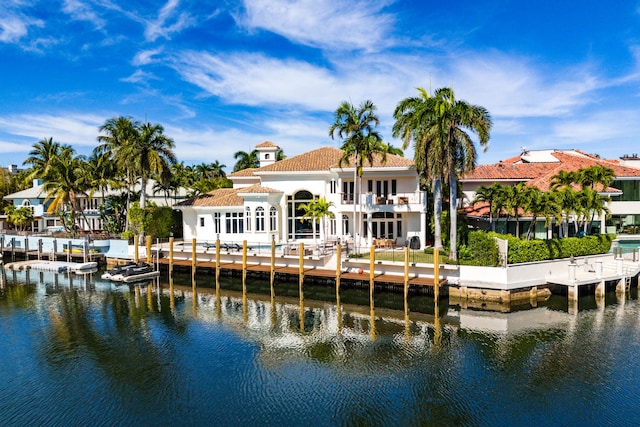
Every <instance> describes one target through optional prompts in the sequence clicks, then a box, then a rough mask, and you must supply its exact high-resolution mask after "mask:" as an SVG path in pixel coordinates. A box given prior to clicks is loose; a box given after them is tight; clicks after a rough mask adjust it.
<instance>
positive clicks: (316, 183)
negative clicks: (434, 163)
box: [175, 142, 426, 247]
mask: <svg viewBox="0 0 640 427" xmlns="http://www.w3.org/2000/svg"><path fill="white" fill-rule="evenodd" d="M279 148H280V147H278V146H277V145H276V144H273V143H271V142H263V143H261V144H258V145H257V146H256V150H258V152H259V154H260V167H259V168H255V169H245V170H241V171H238V172H235V173H232V174H230V175H229V176H228V178H229V179H231V180H232V181H233V188H221V189H218V190H214V191H211V192H209V193H207V194H205V195H202V196H199V197H196V198H193V199H189V200H185V201H183V202H181V203H178V204H177V205H176V206H175V208H176V209H180V210H181V211H182V212H183V221H184V231H183V235H184V238H185V239H190V238H197V239H198V240H209V241H213V240H215V239H217V238H220V240H222V241H236V242H238V241H242V240H247V241H248V242H250V243H252V244H256V243H257V244H269V243H270V242H271V241H272V240H275V241H276V242H278V243H282V242H299V241H302V242H308V243H312V242H314V236H315V237H317V238H318V241H328V240H332V241H337V240H338V239H341V240H342V241H344V240H345V239H346V240H349V241H352V240H353V239H355V241H356V244H357V245H361V246H365V245H371V244H372V243H373V239H385V242H388V243H394V244H396V245H404V244H405V242H406V241H408V239H411V238H412V237H414V236H416V238H415V239H413V240H414V243H415V244H416V246H417V245H418V244H419V245H420V247H423V246H424V245H425V239H426V234H425V227H424V226H423V225H424V224H426V210H425V195H424V193H423V192H422V191H420V189H419V182H418V176H417V174H416V171H415V167H414V165H413V161H412V160H410V159H406V158H404V157H401V156H395V155H388V156H387V161H386V163H384V164H383V163H382V162H381V159H380V157H376V158H375V161H374V163H373V165H369V164H368V163H367V162H365V167H364V173H363V175H362V191H358V192H359V193H362V194H361V196H360V198H359V202H360V203H359V204H356V208H357V209H356V211H355V218H356V219H355V221H354V180H353V178H354V168H353V166H352V165H353V162H351V163H343V165H342V167H340V166H338V163H339V159H340V158H341V157H342V155H343V152H342V150H340V149H338V148H334V147H322V148H318V149H315V150H312V151H309V152H306V153H303V154H300V155H297V156H293V157H289V158H287V159H285V160H280V161H278V162H276V161H275V153H276V152H277V150H278V149H279ZM359 187H360V185H359ZM318 197H325V198H326V200H327V202H331V203H332V204H333V206H332V207H331V211H332V212H333V214H334V216H335V218H334V219H332V220H330V219H329V218H326V219H325V221H322V222H321V224H323V226H321V224H316V230H315V232H314V230H313V225H312V224H311V222H310V221H308V220H302V216H303V211H302V210H301V209H300V205H301V204H304V203H308V202H310V201H311V200H313V199H314V198H318ZM354 224H359V225H360V226H359V227H355V226H354Z"/></svg>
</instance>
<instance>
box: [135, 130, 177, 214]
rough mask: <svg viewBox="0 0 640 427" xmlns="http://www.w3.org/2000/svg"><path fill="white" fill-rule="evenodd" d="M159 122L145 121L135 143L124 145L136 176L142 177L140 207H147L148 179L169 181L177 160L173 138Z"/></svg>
mask: <svg viewBox="0 0 640 427" xmlns="http://www.w3.org/2000/svg"><path fill="white" fill-rule="evenodd" d="M163 132H164V128H163V127H162V125H159V124H151V123H145V124H143V125H142V126H141V127H140V130H139V135H138V138H137V140H136V141H135V143H134V144H131V145H128V146H125V147H123V148H124V150H123V154H124V155H126V156H127V158H128V159H129V161H130V162H131V163H132V165H133V166H132V167H133V168H134V169H133V170H134V172H135V173H136V178H140V208H141V209H144V208H145V207H146V193H147V191H146V189H147V181H148V180H149V179H151V178H155V179H157V180H161V181H165V182H166V181H168V180H169V177H170V174H171V165H172V164H174V163H176V162H177V159H176V155H175V154H174V153H173V148H174V147H175V143H174V142H173V139H171V138H169V137H168V136H166V135H164V133H163Z"/></svg>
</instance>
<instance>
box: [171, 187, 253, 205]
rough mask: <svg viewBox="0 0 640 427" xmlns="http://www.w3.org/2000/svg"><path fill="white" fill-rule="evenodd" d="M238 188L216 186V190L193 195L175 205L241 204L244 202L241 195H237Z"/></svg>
mask: <svg viewBox="0 0 640 427" xmlns="http://www.w3.org/2000/svg"><path fill="white" fill-rule="evenodd" d="M239 190H241V189H238V188H218V189H217V190H213V191H210V192H208V193H206V194H202V195H200V196H198V197H194V198H191V199H187V200H184V201H182V202H180V203H177V204H176V206H178V207H180V206H199V207H214V206H242V205H243V204H244V200H243V199H242V197H240V196H238V191H239Z"/></svg>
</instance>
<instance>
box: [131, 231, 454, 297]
mask: <svg viewBox="0 0 640 427" xmlns="http://www.w3.org/2000/svg"><path fill="white" fill-rule="evenodd" d="M217 245H220V243H219V242H217ZM273 246H274V249H273V250H274V252H273V253H272V255H271V256H269V255H267V254H265V255H262V256H260V257H256V256H251V257H248V256H247V246H246V242H243V247H242V248H241V250H239V251H237V253H234V254H229V252H228V251H226V250H224V249H222V250H221V248H220V246H216V247H213V248H207V250H206V252H204V253H203V252H202V251H200V252H197V251H196V250H194V249H192V251H191V252H188V251H184V250H182V251H174V248H173V242H172V241H170V242H169V247H166V246H165V247H156V248H152V247H151V242H150V241H149V240H148V241H147V253H149V254H158V253H162V255H163V256H160V257H159V259H153V257H152V259H148V260H147V259H146V258H141V260H146V261H147V262H151V261H153V262H155V263H158V264H159V265H163V266H167V267H168V268H169V269H170V270H171V269H172V268H173V267H181V268H189V269H192V272H193V271H195V270H198V269H205V270H209V271H212V272H215V274H216V277H218V275H219V274H220V272H234V271H235V272H241V273H242V276H243V278H244V277H246V274H247V273H255V274H260V275H265V276H268V277H269V276H287V277H290V278H298V279H299V280H300V282H301V283H302V281H304V280H305V279H306V278H308V279H310V280H325V281H326V280H329V281H335V283H336V284H337V286H339V284H340V282H341V281H348V282H353V283H357V282H368V283H369V284H373V285H374V286H375V285H387V286H388V285H391V286H401V287H404V288H405V292H408V288H409V287H413V288H414V289H416V288H417V289H423V290H425V291H426V292H428V293H433V294H434V295H439V289H440V288H441V287H442V288H443V289H446V285H447V280H446V279H443V278H441V277H440V275H439V266H438V265H437V264H436V265H434V274H433V275H428V274H421V273H416V272H415V269H414V271H413V272H412V274H409V257H408V254H407V256H406V257H405V264H404V274H389V273H388V272H387V273H379V272H378V273H376V272H374V273H373V274H372V273H371V271H374V270H378V271H379V270H380V269H381V266H380V264H379V263H374V257H375V248H371V252H370V262H369V268H368V269H367V268H365V267H367V265H366V264H364V263H362V264H363V268H358V270H357V271H353V270H354V269H353V268H351V269H343V266H342V262H343V261H342V259H341V258H342V257H341V250H340V249H341V248H338V249H337V253H336V261H335V262H336V265H335V268H329V267H326V266H318V265H317V263H316V265H309V264H313V261H312V258H311V257H309V256H308V255H303V254H305V251H304V246H303V245H302V244H301V248H300V249H298V250H297V251H296V252H297V253H298V254H299V256H286V258H285V256H284V255H282V254H278V256H277V257H276V256H275V255H274V254H275V244H274V245H273ZM183 247H184V246H183ZM195 247H196V242H192V248H195ZM406 250H407V251H408V250H409V249H408V248H406ZM167 254H168V255H169V256H168V257H167V256H166V255H167ZM175 255H178V256H177V257H176V256H175ZM230 255H231V256H230ZM221 256H224V258H225V259H224V260H222V259H221ZM199 257H200V259H198V258H199ZM230 258H231V259H232V260H233V261H229V259H230ZM316 261H317V259H316ZM283 264H285V265H283ZM272 273H273V275H272ZM435 277H438V280H436V279H434V278H435ZM272 280H273V279H272Z"/></svg>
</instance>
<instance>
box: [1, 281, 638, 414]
mask: <svg viewBox="0 0 640 427" xmlns="http://www.w3.org/2000/svg"><path fill="white" fill-rule="evenodd" d="M165 279H166V277H165V278H163V279H161V280H160V281H156V282H150V283H148V284H144V285H142V286H140V285H131V286H128V285H127V286H114V285H112V284H110V283H109V282H105V281H102V280H101V279H99V274H97V273H95V274H92V275H87V276H72V277H71V278H70V277H69V276H66V275H65V274H59V275H55V274H53V273H37V272H33V271H31V272H29V273H28V274H27V273H25V272H16V273H11V272H6V273H4V275H3V277H2V281H1V282H0V285H1V286H0V424H1V425H3V426H7V425H9V426H29V425H34V426H56V425H59V426H63V425H64V426H68V425H87V426H89V425H90V426H99V425H105V426H114V425H127V426H134V425H135V426H147V425H149V426H151V425H153V426H158V425H189V426H198V425H215V426H245V425H246V426H256V425H260V426H263V425H266V426H268V425H273V426H282V425H284V426H300V425H303V426H331V425H339V426H354V425H355V426H387V425H388V426H397V425H408V426H419V425H469V426H476V425H490V426H512V425H537V426H540V425H550V426H551V425H552V426H556V425H561V426H571V425H581V426H591V425H638V424H639V423H640V362H639V360H640V306H639V304H638V299H637V291H635V290H634V291H633V292H632V294H631V295H629V294H627V295H626V297H625V298H617V297H616V295H615V294H609V295H607V298H606V302H605V304H599V305H598V304H595V301H594V300H593V297H584V298H581V300H580V302H579V309H578V310H577V311H576V310H570V309H568V307H567V301H566V299H564V298H561V297H552V298H550V299H549V300H548V301H545V302H541V303H538V304H537V306H536V307H531V306H527V307H523V309H519V310H515V309H512V310H511V311H509V312H501V311H486V310H479V309H472V308H461V307H459V306H456V305H449V304H448V303H447V302H446V301H441V302H440V303H439V304H437V305H436V304H434V301H433V300H432V299H429V297H426V296H424V295H412V296H411V297H410V298H409V301H408V302H407V303H406V304H405V302H404V300H403V298H402V295H398V294H391V293H385V292H376V294H375V296H374V300H373V301H370V299H369V292H368V290H367V289H343V290H341V291H340V292H339V293H338V295H336V291H335V288H334V287H333V286H318V285H315V286H305V288H304V292H303V295H300V293H299V292H298V286H297V284H293V283H292V284H286V283H277V284H276V295H275V298H271V296H270V290H269V284H268V283H264V282H249V283H248V284H247V287H246V292H243V291H242V285H241V283H240V282H238V281H237V280H234V279H225V280H224V281H223V282H222V284H221V289H220V290H219V291H218V292H216V290H215V286H214V284H213V283H212V280H213V279H212V277H211V276H202V277H197V278H196V284H197V285H198V288H197V293H196V294H195V297H194V293H193V288H192V286H191V284H190V276H189V277H181V276H178V275H176V276H175V279H174V280H172V281H171V283H167V282H166V280H165Z"/></svg>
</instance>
